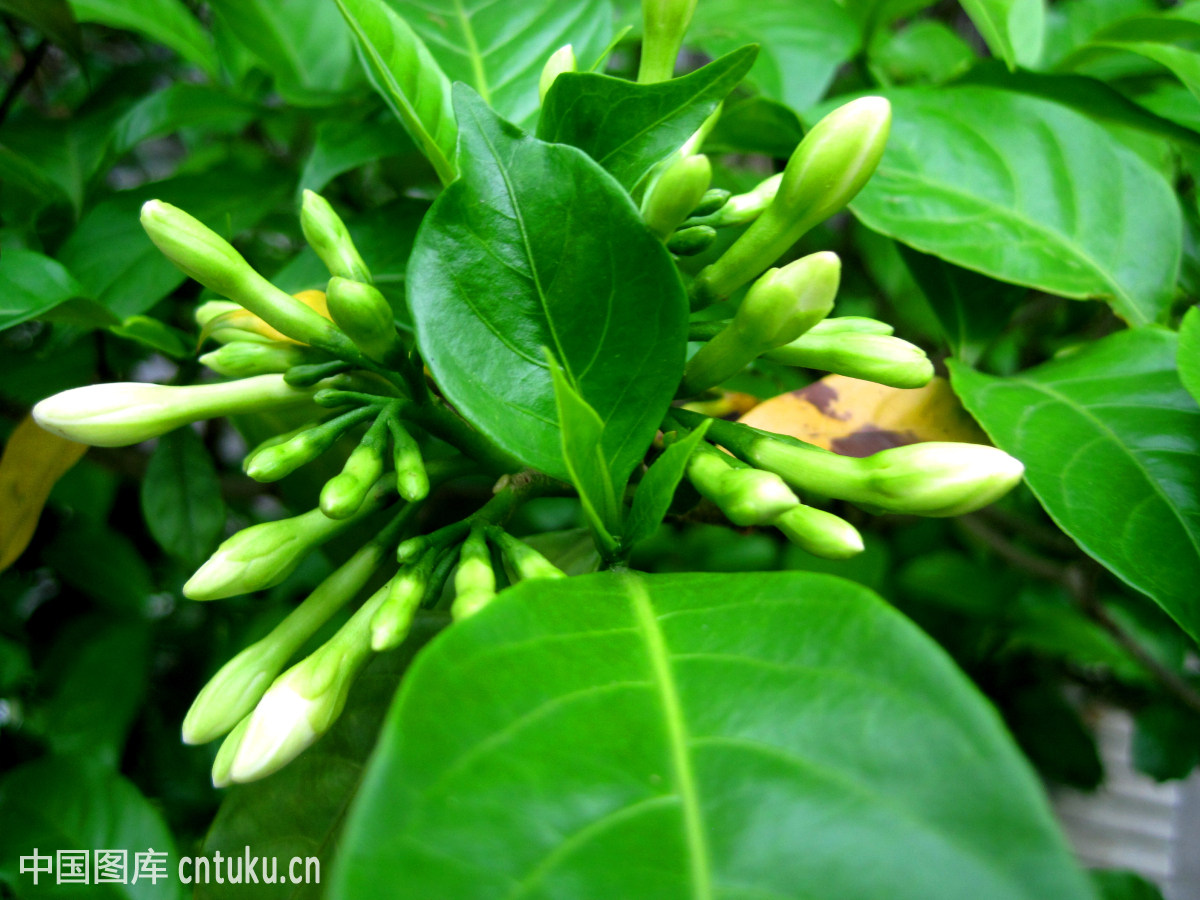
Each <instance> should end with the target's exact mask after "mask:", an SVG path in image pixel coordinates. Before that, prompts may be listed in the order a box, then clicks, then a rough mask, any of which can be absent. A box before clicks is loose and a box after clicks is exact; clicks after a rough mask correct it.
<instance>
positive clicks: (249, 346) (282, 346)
mask: <svg viewBox="0 0 1200 900" xmlns="http://www.w3.org/2000/svg"><path fill="white" fill-rule="evenodd" d="M313 361H314V357H313V355H312V352H311V351H310V350H308V349H307V348H305V347H304V346H303V345H302V344H294V343H292V342H290V341H288V342H283V341H274V342H271V343H259V342H258V341H233V342H232V343H228V344H223V345H222V346H220V347H218V348H217V349H216V350H212V351H210V352H208V353H205V354H204V355H203V356H201V357H200V362H201V363H203V364H204V365H206V366H208V367H209V368H210V369H212V370H213V371H214V372H216V373H217V374H218V375H224V376H225V377H226V378H246V377H249V376H251V375H267V374H270V373H272V372H278V373H283V372H286V371H287V370H288V369H290V368H291V367H292V366H300V365H304V364H305V363H311V362H313Z"/></svg>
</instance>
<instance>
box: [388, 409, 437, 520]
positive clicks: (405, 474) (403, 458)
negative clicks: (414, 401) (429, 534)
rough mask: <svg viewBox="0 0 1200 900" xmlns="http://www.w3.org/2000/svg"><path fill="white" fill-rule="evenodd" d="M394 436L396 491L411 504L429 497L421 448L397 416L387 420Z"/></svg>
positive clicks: (393, 454)
mask: <svg viewBox="0 0 1200 900" xmlns="http://www.w3.org/2000/svg"><path fill="white" fill-rule="evenodd" d="M387 424H388V430H389V431H391V434H392V466H393V468H394V469H395V470H396V490H397V492H399V494H400V496H401V497H403V498H404V499H405V500H407V501H409V502H410V503H416V502H417V501H418V500H424V499H425V498H426V497H427V496H429V473H428V472H427V471H426V470H425V461H424V460H423V459H422V458H421V448H420V447H419V446H418V445H417V442H416V441H415V440H414V439H413V437H412V435H411V434H409V433H408V431H407V430H406V429H405V428H404V426H403V425H402V424H401V423H400V420H399V419H397V418H396V417H395V416H389V417H388V420H387Z"/></svg>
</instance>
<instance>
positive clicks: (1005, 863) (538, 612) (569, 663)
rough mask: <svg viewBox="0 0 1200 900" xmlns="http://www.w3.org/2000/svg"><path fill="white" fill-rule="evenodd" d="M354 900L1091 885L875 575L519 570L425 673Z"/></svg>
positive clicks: (980, 709) (908, 898)
mask: <svg viewBox="0 0 1200 900" xmlns="http://www.w3.org/2000/svg"><path fill="white" fill-rule="evenodd" d="M332 896H333V897H334V898H339V900H349V898H353V900H372V898H377V897H378V898H383V897H396V896H414V897H454V898H455V900H476V898H480V900H481V898H499V897H505V898H513V900H515V898H533V897H537V898H554V900H574V898H594V897H614V898H615V897H620V898H622V900H641V898H647V900H674V898H680V900H685V898H691V900H696V898H712V900H716V898H731V900H732V898H739V900H743V898H763V900H767V898H805V900H807V898H837V900H867V898H871V900H876V898H879V897H888V898H890V900H917V898H920V900H941V898H945V900H951V898H953V900H962V898H963V897H972V898H975V900H1000V898H1003V900H1018V898H1028V900H1045V898H1048V897H1054V898H1055V900H1076V898H1088V897H1090V896H1091V893H1090V891H1089V889H1088V888H1087V886H1086V883H1085V880H1084V877H1083V875H1082V873H1081V872H1079V871H1078V870H1077V869H1076V868H1075V865H1074V863H1073V862H1072V861H1071V858H1070V855H1069V852H1068V850H1067V848H1066V845H1065V842H1064V841H1063V839H1062V838H1061V836H1060V835H1059V834H1058V832H1057V830H1056V828H1055V825H1054V822H1053V819H1052V818H1051V815H1050V812H1049V810H1048V807H1047V804H1046V801H1045V799H1044V797H1043V795H1042V793H1041V789H1040V787H1039V785H1038V783H1037V781H1036V779H1035V777H1034V776H1033V774H1032V772H1031V771H1030V770H1029V768H1028V766H1027V765H1026V763H1025V762H1024V761H1023V760H1022V758H1021V757H1020V755H1019V753H1018V752H1017V750H1016V748H1015V747H1014V746H1013V744H1012V742H1011V739H1010V738H1009V737H1008V735H1007V734H1006V733H1005V730H1004V728H1003V726H1002V724H1001V723H1000V720H999V718H998V717H997V716H996V714H995V712H994V711H993V710H992V709H991V708H990V707H989V706H988V704H987V703H986V701H984V700H983V698H982V697H980V695H979V694H978V693H977V692H976V690H975V689H974V688H973V687H972V686H971V685H970V684H969V683H968V682H967V680H966V679H965V678H964V677H963V675H962V673H961V672H959V671H957V670H956V669H955V668H954V666H953V664H952V663H951V662H950V661H949V659H948V658H947V657H946V656H945V654H944V653H943V652H942V651H941V650H940V649H939V648H938V647H937V646H936V645H935V644H934V643H933V642H932V641H931V640H930V639H929V638H928V637H926V636H925V635H924V634H922V633H921V632H920V631H919V630H918V629H917V628H916V627H915V626H913V625H912V624H911V623H910V622H908V621H907V620H905V619H904V618H903V617H901V616H900V615H899V614H898V613H897V612H895V610H893V609H892V608H891V607H889V606H888V605H886V604H885V603H883V602H882V601H880V599H879V598H878V597H876V596H875V595H873V594H872V593H870V592H869V591H867V590H866V589H864V588H862V587H860V586H858V585H854V584H852V583H850V582H848V581H844V580H842V579H838V578H832V577H830V576H823V575H813V574H806V573H769V574H754V575H749V574H742V575H732V576H712V575H694V574H693V575H669V576H648V577H643V576H636V575H626V576H624V577H622V576H620V575H614V574H611V573H604V574H600V575H591V576H582V577H579V578H571V579H569V580H567V581H558V582H554V583H549V582H540V583H539V582H526V583H524V584H521V585H518V586H517V587H516V588H514V589H512V590H511V591H508V592H506V593H504V594H502V595H501V596H500V597H499V598H498V599H497V600H496V601H495V603H493V604H492V605H491V606H489V607H488V609H486V610H485V611H484V612H483V613H481V614H479V615H478V616H477V617H474V618H472V619H470V620H468V621H467V622H465V623H462V624H459V625H456V626H455V627H454V628H452V629H450V630H448V631H447V632H445V633H444V634H443V635H441V636H440V637H439V638H438V639H437V641H436V642H435V643H433V644H431V645H430V646H429V647H428V648H427V649H426V651H425V652H424V654H423V655H422V656H421V657H420V658H419V659H418V660H417V662H416V664H415V665H414V666H413V668H412V670H410V672H409V674H408V677H407V678H406V681H405V683H404V684H403V685H402V686H401V689H400V693H399V695H398V697H397V700H396V703H395V705H394V706H393V708H392V710H391V711H390V713H389V715H388V720H387V724H386V726H385V729H384V732H383V735H382V736H381V738H380V743H379V746H378V749H377V750H376V753H375V755H374V757H373V758H372V760H371V763H370V767H369V770H368V773H367V777H366V779H365V780H364V784H363V790H362V791H361V792H360V794H359V799H358V802H357V803H356V805H355V807H354V809H353V810H352V812H351V816H350V821H349V823H348V825H347V830H346V838H345V843H344V845H343V850H342V853H341V856H340V858H339V860H338V865H337V868H336V871H335V877H334V885H333V893H332Z"/></svg>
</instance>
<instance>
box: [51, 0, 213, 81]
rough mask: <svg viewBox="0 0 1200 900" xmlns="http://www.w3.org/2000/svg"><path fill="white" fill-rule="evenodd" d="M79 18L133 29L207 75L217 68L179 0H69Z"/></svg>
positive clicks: (197, 25)
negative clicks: (164, 46)
mask: <svg viewBox="0 0 1200 900" xmlns="http://www.w3.org/2000/svg"><path fill="white" fill-rule="evenodd" d="M71 8H72V9H73V10H74V11H75V17H76V18H77V19H78V20H79V21H80V22H98V23H99V24H101V25H107V26H109V27H110V28H124V29H128V30H129V31H137V32H140V33H141V34H144V35H145V36H146V37H148V38H150V39H151V40H152V41H158V42H160V43H162V44H165V45H166V46H168V47H170V48H171V49H172V50H174V51H175V52H176V53H178V54H179V55H180V56H181V57H183V58H184V59H185V60H187V61H188V62H190V63H194V64H196V65H197V66H199V67H200V68H201V69H203V70H204V71H205V73H207V74H208V75H209V77H211V78H214V79H215V78H216V76H217V72H218V70H219V68H218V65H217V56H216V53H215V52H214V50H213V45H212V41H210V40H209V38H208V35H206V34H205V33H204V29H203V28H201V27H200V22H199V21H198V20H197V19H196V17H195V16H194V15H193V14H192V12H191V10H189V9H188V8H187V6H185V5H184V4H183V3H181V2H180V0H71Z"/></svg>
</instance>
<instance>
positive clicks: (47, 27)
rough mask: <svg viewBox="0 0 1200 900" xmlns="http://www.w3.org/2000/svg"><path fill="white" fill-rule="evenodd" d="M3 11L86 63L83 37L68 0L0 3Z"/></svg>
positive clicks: (14, 0) (22, 0)
mask: <svg viewBox="0 0 1200 900" xmlns="http://www.w3.org/2000/svg"><path fill="white" fill-rule="evenodd" d="M0 11H3V12H6V13H9V14H10V15H13V16H16V17H17V18H18V19H20V20H21V21H23V22H28V23H29V24H30V25H32V26H33V27H34V28H36V29H37V30H38V31H40V32H41V33H42V34H44V35H45V36H46V37H47V38H49V39H50V40H51V41H53V42H54V43H55V44H57V45H58V46H60V47H62V48H63V49H64V50H66V51H67V53H69V54H70V55H71V56H72V57H74V58H75V59H76V60H82V59H83V37H82V35H81V34H80V33H79V23H78V22H76V21H75V15H74V13H72V12H71V7H70V6H68V5H67V0H0Z"/></svg>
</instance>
